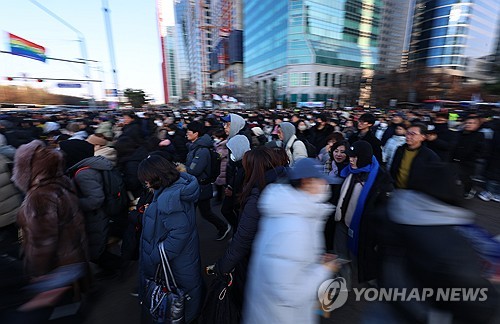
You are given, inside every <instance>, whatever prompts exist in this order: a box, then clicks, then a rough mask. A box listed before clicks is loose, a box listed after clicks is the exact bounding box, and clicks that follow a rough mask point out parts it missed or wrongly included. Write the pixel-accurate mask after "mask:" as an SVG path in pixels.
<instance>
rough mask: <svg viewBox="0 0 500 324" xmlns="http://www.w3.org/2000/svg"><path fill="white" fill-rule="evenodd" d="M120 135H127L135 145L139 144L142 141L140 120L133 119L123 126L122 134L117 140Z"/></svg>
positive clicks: (142, 134)
mask: <svg viewBox="0 0 500 324" xmlns="http://www.w3.org/2000/svg"><path fill="white" fill-rule="evenodd" d="M122 137H129V138H130V139H131V140H132V141H133V142H134V143H135V144H136V145H140V144H143V143H144V133H143V129H142V125H141V122H140V121H138V120H135V121H133V122H131V123H130V124H128V125H125V126H123V128H122V134H121V135H120V137H119V138H118V141H120V139H121V138H122Z"/></svg>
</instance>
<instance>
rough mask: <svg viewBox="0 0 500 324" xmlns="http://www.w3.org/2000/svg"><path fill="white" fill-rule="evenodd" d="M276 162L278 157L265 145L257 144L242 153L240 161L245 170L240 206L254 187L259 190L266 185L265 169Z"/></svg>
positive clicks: (271, 167) (270, 167)
mask: <svg viewBox="0 0 500 324" xmlns="http://www.w3.org/2000/svg"><path fill="white" fill-rule="evenodd" d="M278 162H279V159H278V158H277V156H276V155H275V153H274V152H273V150H272V149H270V148H268V147H265V146H258V147H256V148H254V149H253V150H250V151H248V152H246V153H245V155H243V161H242V163H243V169H244V170H245V180H244V181H243V190H242V191H241V195H240V203H241V206H242V207H243V206H244V205H245V203H246V199H247V198H248V196H250V193H251V192H252V189H253V188H254V187H257V188H259V190H260V191H262V190H263V189H264V187H265V186H266V171H268V170H272V169H274V168H275V167H277V166H278V164H277V163H278Z"/></svg>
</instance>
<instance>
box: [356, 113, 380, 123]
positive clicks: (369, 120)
mask: <svg viewBox="0 0 500 324" xmlns="http://www.w3.org/2000/svg"><path fill="white" fill-rule="evenodd" d="M358 121H363V122H367V123H368V124H371V125H374V124H375V121H376V118H375V116H374V115H373V114H370V113H364V114H363V115H361V116H360V117H359V119H358Z"/></svg>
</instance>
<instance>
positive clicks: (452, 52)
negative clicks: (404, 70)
mask: <svg viewBox="0 0 500 324" xmlns="http://www.w3.org/2000/svg"><path fill="white" fill-rule="evenodd" d="M499 14H500V2H499V1H497V0H474V1H472V0H471V1H461V0H417V2H416V6H415V14H414V22H413V32H412V40H411V47H410V59H409V63H410V65H412V66H414V67H427V68H434V69H435V71H439V72H443V73H448V74H452V75H454V76H457V77H461V78H463V79H464V80H466V81H467V80H468V81H485V80H486V79H487V76H486V74H487V70H488V68H487V65H488V64H487V63H488V62H490V61H491V59H492V58H494V57H495V52H496V50H497V44H498V43H497V41H498V26H499ZM485 64H486V65H485Z"/></svg>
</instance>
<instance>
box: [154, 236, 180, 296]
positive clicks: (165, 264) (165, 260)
mask: <svg viewBox="0 0 500 324" xmlns="http://www.w3.org/2000/svg"><path fill="white" fill-rule="evenodd" d="M158 249H159V250H160V257H161V262H162V266H163V273H164V275H165V280H166V282H167V287H168V289H170V282H169V280H168V274H170V278H172V283H173V284H174V287H175V289H178V287H177V283H176V282H175V278H174V274H173V273H172V269H171V268H170V263H169V262H168V258H167V253H166V252H165V247H164V246H163V242H161V243H160V245H158ZM167 270H168V273H167Z"/></svg>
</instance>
